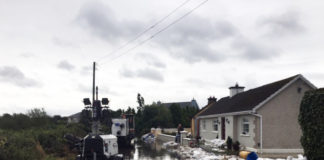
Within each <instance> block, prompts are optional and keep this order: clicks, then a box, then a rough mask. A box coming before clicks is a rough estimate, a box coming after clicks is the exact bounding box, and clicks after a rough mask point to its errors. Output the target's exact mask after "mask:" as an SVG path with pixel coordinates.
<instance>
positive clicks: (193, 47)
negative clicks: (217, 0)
mask: <svg viewBox="0 0 324 160" xmlns="http://www.w3.org/2000/svg"><path fill="white" fill-rule="evenodd" d="M76 20H77V22H78V23H79V24H80V25H81V26H83V27H84V28H85V29H87V30H88V31H90V32H91V33H93V34H94V35H96V36H97V37H100V38H102V39H104V40H106V41H108V42H110V43H116V42H118V41H120V40H124V41H127V40H129V39H130V37H134V36H136V35H137V34H139V33H140V32H141V31H143V30H144V29H145V28H146V27H147V26H149V25H147V24H145V23H143V22H140V21H136V22H135V21H125V20H119V19H117V18H116V16H115V15H114V14H113V13H112V11H111V9H110V8H109V7H108V6H105V5H104V4H100V3H89V4H87V5H85V6H83V7H82V8H81V9H80V11H79V15H78V17H77V19H76ZM165 25H166V24H165ZM165 25H164V26H165ZM164 26H163V25H161V27H164ZM159 27H160V26H159ZM236 32H237V30H236V28H235V27H234V26H233V25H232V24H231V23H230V22H228V21H225V20H219V21H216V22H212V21H210V20H208V19H205V18H202V17H199V16H196V15H194V14H193V15H190V17H187V18H185V19H183V20H181V21H180V22H179V23H177V24H175V25H174V26H171V27H170V28H168V29H167V30H166V31H164V32H163V33H160V34H158V35H156V37H155V41H154V42H156V44H157V45H158V46H160V47H161V48H162V49H166V50H167V51H168V53H169V54H170V55H171V56H172V57H175V58H180V59H183V60H185V61H186V62H189V63H194V62H199V61H208V62H215V61H221V60H223V59H224V58H225V56H223V55H220V53H219V52H218V51H215V50H214V49H212V48H211V47H210V46H209V45H210V44H211V43H212V42H213V41H216V40H217V41H221V40H223V39H226V38H229V37H232V36H233V35H235V34H236ZM154 33H156V31H155V32H154ZM155 65H161V64H155ZM161 67H163V65H162V66H161Z"/></svg>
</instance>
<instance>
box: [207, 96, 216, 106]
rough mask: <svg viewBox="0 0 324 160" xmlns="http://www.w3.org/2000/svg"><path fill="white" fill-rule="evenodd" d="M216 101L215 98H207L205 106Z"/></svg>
mask: <svg viewBox="0 0 324 160" xmlns="http://www.w3.org/2000/svg"><path fill="white" fill-rule="evenodd" d="M216 101H217V98H215V97H211V96H210V97H209V98H208V104H207V105H209V104H212V103H214V102H216Z"/></svg>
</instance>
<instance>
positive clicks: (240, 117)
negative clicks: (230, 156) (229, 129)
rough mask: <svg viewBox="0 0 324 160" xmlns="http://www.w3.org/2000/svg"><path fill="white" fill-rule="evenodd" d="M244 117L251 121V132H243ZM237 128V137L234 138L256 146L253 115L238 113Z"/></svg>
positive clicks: (250, 145)
mask: <svg viewBox="0 0 324 160" xmlns="http://www.w3.org/2000/svg"><path fill="white" fill-rule="evenodd" d="M243 118H246V119H247V120H248V121H249V133H247V134H245V135H244V134H242V132H243ZM235 121H236V124H235V128H236V129H237V130H236V131H235V133H236V137H235V139H234V140H237V141H239V142H240V144H241V145H243V146H245V147H249V148H253V147H254V146H255V141H254V138H255V132H254V130H255V127H256V126H255V123H254V121H255V117H254V116H252V115H238V116H236V117H235Z"/></svg>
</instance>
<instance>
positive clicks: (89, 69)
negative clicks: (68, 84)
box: [80, 66, 92, 75]
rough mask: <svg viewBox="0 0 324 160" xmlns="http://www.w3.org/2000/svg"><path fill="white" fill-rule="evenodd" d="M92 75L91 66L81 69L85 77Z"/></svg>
mask: <svg viewBox="0 0 324 160" xmlns="http://www.w3.org/2000/svg"><path fill="white" fill-rule="evenodd" d="M90 73H92V67H91V66H83V67H82V68H81V72H80V74H82V75H84V74H90Z"/></svg>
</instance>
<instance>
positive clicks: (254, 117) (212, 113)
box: [196, 74, 316, 153]
mask: <svg viewBox="0 0 324 160" xmlns="http://www.w3.org/2000/svg"><path fill="white" fill-rule="evenodd" d="M315 88H316V87H315V86H314V85H313V84H312V83H310V82H309V81H308V80H307V79H305V78H304V77H303V76H302V75H300V74H299V75H295V76H293V77H289V78H286V79H283V80H280V81H276V82H273V83H270V84H266V85H263V86H260V87H257V88H254V89H250V90H248V91H244V87H241V86H239V85H235V86H234V87H230V88H229V89H230V96H227V97H223V98H221V99H220V100H218V101H216V99H215V98H214V99H213V100H214V102H209V104H208V105H207V106H206V107H205V109H204V110H203V111H202V112H200V113H199V115H198V116H197V117H196V119H197V120H198V121H199V125H198V126H199V127H198V130H197V132H198V135H199V136H201V137H202V138H204V139H207V140H210V139H215V138H220V139H224V140H225V139H226V138H227V137H231V138H232V139H233V141H239V142H240V143H241V145H243V146H245V147H246V149H248V150H252V151H257V152H263V153H302V152H303V150H302V146H301V144H300V137H301V135H302V132H301V129H300V127H299V124H298V114H299V106H300V102H301V100H302V98H303V96H304V92H305V91H307V90H311V89H315Z"/></svg>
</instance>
